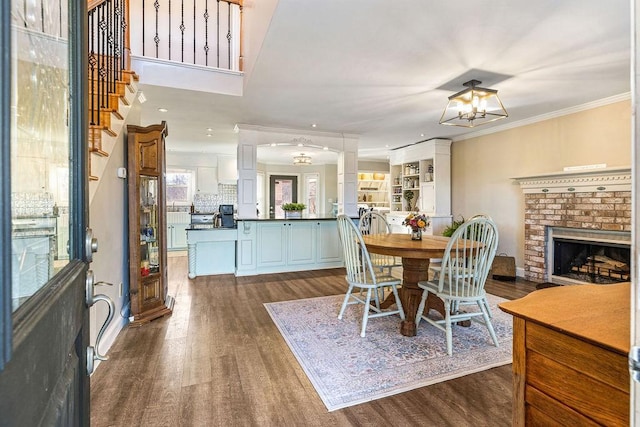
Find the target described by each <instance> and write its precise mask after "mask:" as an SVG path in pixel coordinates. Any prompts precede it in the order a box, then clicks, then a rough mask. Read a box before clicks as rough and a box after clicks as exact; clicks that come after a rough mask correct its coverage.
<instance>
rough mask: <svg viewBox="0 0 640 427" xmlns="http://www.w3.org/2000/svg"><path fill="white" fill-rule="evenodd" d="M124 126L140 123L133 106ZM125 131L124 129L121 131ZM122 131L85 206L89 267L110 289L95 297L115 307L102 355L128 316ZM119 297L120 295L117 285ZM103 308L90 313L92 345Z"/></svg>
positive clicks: (101, 305) (104, 313) (136, 107)
mask: <svg viewBox="0 0 640 427" xmlns="http://www.w3.org/2000/svg"><path fill="white" fill-rule="evenodd" d="M126 124H140V108H139V104H138V102H137V101H136V104H135V105H134V107H133V108H131V110H130V112H129V115H128V117H127V122H126ZM124 129H126V126H125V128H124ZM125 136H126V135H125V132H124V131H123V132H122V134H121V135H120V136H119V137H118V138H117V141H116V144H115V146H114V148H113V152H112V153H111V154H110V155H109V160H108V162H107V166H106V168H105V170H104V173H103V175H102V176H101V177H100V181H99V184H98V188H97V189H96V193H95V195H94V197H93V199H92V201H91V205H90V206H89V221H90V226H91V228H92V229H93V235H94V237H95V238H97V239H98V252H96V253H95V254H94V255H93V262H92V263H91V265H90V266H89V268H90V269H91V270H93V273H94V275H95V280H96V282H98V281H104V282H108V283H112V284H113V286H97V287H96V288H95V292H94V293H95V294H99V293H102V294H105V295H107V296H108V297H109V298H111V299H112V300H113V302H114V303H115V307H116V310H115V311H116V312H115V314H114V318H113V321H112V323H111V325H110V327H109V328H108V329H107V331H106V332H105V334H104V337H103V341H102V343H101V344H100V352H101V353H102V354H104V353H106V352H107V350H108V349H109V348H110V347H111V345H112V344H113V341H114V340H115V338H116V336H117V335H118V333H119V332H120V330H121V329H122V328H123V327H124V326H125V325H126V324H127V322H128V320H127V318H126V315H127V313H128V309H127V307H125V302H128V301H129V296H128V293H129V289H128V283H129V265H128V263H127V256H128V255H127V254H128V250H129V249H128V230H127V228H126V227H127V224H126V222H125V221H126V219H127V217H128V213H127V212H126V210H125V209H126V203H125V201H126V199H127V180H126V179H121V178H118V177H117V168H119V167H126V166H127V165H126V161H125V148H126V145H125V142H124V138H125ZM121 283H122V284H123V286H122V295H120V288H121V287H120V284H121ZM107 313H108V309H107V305H106V304H105V303H103V302H99V303H97V304H96V305H94V306H93V307H92V308H91V311H90V329H91V332H90V334H91V344H92V345H95V339H96V337H97V335H98V331H99V330H100V328H101V326H102V324H103V323H104V320H105V319H106V317H107Z"/></svg>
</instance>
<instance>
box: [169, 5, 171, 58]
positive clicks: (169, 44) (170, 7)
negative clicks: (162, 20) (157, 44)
mask: <svg viewBox="0 0 640 427" xmlns="http://www.w3.org/2000/svg"><path fill="white" fill-rule="evenodd" d="M169 61H171V0H169Z"/></svg>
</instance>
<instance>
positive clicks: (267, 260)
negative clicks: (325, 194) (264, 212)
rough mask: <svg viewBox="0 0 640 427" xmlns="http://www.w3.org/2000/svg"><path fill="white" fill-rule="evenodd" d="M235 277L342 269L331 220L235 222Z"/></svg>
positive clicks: (336, 238)
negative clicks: (236, 226) (236, 225)
mask: <svg viewBox="0 0 640 427" xmlns="http://www.w3.org/2000/svg"><path fill="white" fill-rule="evenodd" d="M237 224H238V240H237V245H236V276H251V275H256V274H268V273H282V272H290V271H304V270H318V269H323V268H337V267H343V266H344V262H343V260H342V248H341V246H340V238H339V236H338V227H337V225H336V219H335V218H334V217H332V216H331V217H317V218H308V217H302V218H290V219H272V218H269V219H238V222H237Z"/></svg>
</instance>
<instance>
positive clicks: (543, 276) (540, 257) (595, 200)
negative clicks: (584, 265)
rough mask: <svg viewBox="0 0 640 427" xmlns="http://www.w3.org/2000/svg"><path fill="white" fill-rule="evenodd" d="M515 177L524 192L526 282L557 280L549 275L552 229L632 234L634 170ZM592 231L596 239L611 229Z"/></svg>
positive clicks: (585, 171)
mask: <svg viewBox="0 0 640 427" xmlns="http://www.w3.org/2000/svg"><path fill="white" fill-rule="evenodd" d="M516 180H517V181H518V182H519V183H520V185H521V187H522V189H523V191H524V193H525V212H524V233H525V243H524V245H525V247H524V277H525V278H526V279H527V280H531V281H534V282H547V281H552V280H551V277H550V273H549V270H550V266H549V263H550V262H551V261H550V260H549V257H550V253H549V250H550V249H549V247H550V245H549V235H550V231H551V230H552V229H556V228H566V229H576V230H602V231H603V232H604V231H607V232H612V233H611V234H614V233H616V232H620V233H618V234H627V233H629V234H630V232H631V170H630V169H629V168H602V169H588V170H578V171H569V172H562V173H557V174H548V175H538V176H531V177H521V178H516ZM624 232H626V233H624ZM591 234H592V235H593V236H594V237H591V238H592V239H596V238H597V236H598V234H606V233H591ZM591 238H590V239H591ZM605 240H606V239H605Z"/></svg>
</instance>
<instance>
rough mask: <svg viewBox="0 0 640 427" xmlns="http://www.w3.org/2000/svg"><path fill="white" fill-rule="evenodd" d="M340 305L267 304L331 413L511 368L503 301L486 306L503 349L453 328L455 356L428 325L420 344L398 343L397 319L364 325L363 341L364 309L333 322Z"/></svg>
mask: <svg viewBox="0 0 640 427" xmlns="http://www.w3.org/2000/svg"><path fill="white" fill-rule="evenodd" d="M343 298H344V295H334V296H328V297H319V298H309V299H302V300H293V301H284V302H275V303H266V304H264V305H265V307H266V309H267V311H268V312H269V314H270V315H271V318H272V319H273V322H274V323H275V324H276V326H277V327H278V329H279V330H280V333H281V334H282V336H283V338H284V340H285V341H286V343H287V344H288V345H289V348H290V349H291V351H292V352H293V354H294V355H295V357H296V359H298V362H299V363H300V366H302V369H303V370H304V372H305V373H306V374H307V376H308V377H309V380H310V381H311V383H312V384H313V386H314V387H315V389H316V391H317V392H318V394H319V395H320V398H321V399H322V401H323V402H324V404H325V406H326V407H327V409H328V410H329V411H334V410H336V409H340V408H345V407H347V406H352V405H356V404H359V403H363V402H368V401H371V400H375V399H380V398H382V397H386V396H391V395H394V394H398V393H402V392H405V391H408V390H413V389H415V388H418V387H423V386H427V385H430V384H435V383H438V382H441V381H446V380H449V379H453V378H458V377H462V376H464V375H468V374H472V373H475V372H479V371H483V370H485V369H489V368H493V367H496V366H501V365H505V364H508V363H511V350H512V318H511V316H510V315H508V314H506V313H504V312H502V311H501V310H500V309H499V308H498V307H497V304H498V303H500V302H502V301H505V300H504V299H502V298H499V297H496V296H493V295H489V298H488V300H489V304H490V307H491V311H492V313H493V327H494V329H495V332H496V335H497V337H498V341H499V343H500V346H499V347H497V348H496V347H495V346H494V345H493V342H492V341H491V337H490V336H489V333H488V331H487V330H486V328H485V327H484V326H483V325H481V324H478V323H477V322H472V325H471V327H459V326H455V327H454V331H453V356H448V355H447V351H446V342H445V335H444V333H443V332H441V331H439V330H438V329H436V328H434V327H433V326H431V325H429V324H428V323H426V322H422V323H420V326H419V327H418V334H417V336H415V337H405V336H402V335H400V318H399V317H398V316H387V317H381V318H374V319H369V322H368V324H367V334H366V337H365V338H361V337H360V327H361V326H360V325H361V320H362V306H361V305H351V306H349V307H348V308H347V310H346V312H345V315H344V316H343V319H342V320H338V311H339V309H340V304H341V303H342V299H343ZM430 315H432V316H439V314H438V313H435V312H434V311H433V310H432V311H431V313H430Z"/></svg>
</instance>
